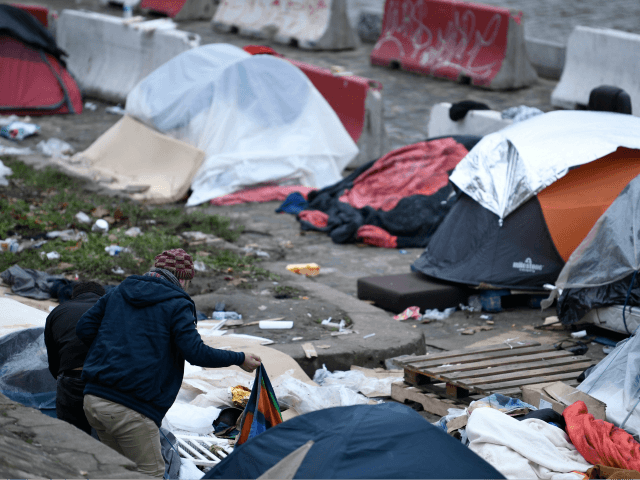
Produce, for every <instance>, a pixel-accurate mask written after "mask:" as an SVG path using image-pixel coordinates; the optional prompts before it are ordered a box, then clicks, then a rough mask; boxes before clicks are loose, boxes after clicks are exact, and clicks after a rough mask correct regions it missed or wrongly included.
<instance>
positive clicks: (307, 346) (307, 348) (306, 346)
mask: <svg viewBox="0 0 640 480" xmlns="http://www.w3.org/2000/svg"><path fill="white" fill-rule="evenodd" d="M291 323H293V322H291ZM302 350H304V354H305V355H306V357H307V358H313V357H317V356H318V353H317V352H316V349H315V348H313V345H312V344H311V343H303V344H302Z"/></svg>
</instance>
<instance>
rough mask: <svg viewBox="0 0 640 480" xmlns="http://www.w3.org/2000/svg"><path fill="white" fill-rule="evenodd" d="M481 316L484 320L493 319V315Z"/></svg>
mask: <svg viewBox="0 0 640 480" xmlns="http://www.w3.org/2000/svg"><path fill="white" fill-rule="evenodd" d="M480 318H481V319H482V320H492V319H493V315H480Z"/></svg>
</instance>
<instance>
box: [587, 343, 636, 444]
mask: <svg viewBox="0 0 640 480" xmlns="http://www.w3.org/2000/svg"><path fill="white" fill-rule="evenodd" d="M638 379H640V336H639V335H637V333H636V334H634V335H633V336H632V337H630V338H628V339H626V340H623V341H622V342H620V343H618V345H617V346H616V348H615V349H614V350H613V351H612V352H611V353H610V354H609V355H607V356H606V357H605V358H603V359H602V360H601V361H600V363H598V364H597V365H596V368H594V369H593V370H592V371H591V373H590V374H589V376H588V377H587V378H586V379H585V380H584V382H582V383H581V384H580V385H579V386H578V390H580V391H582V392H585V393H587V394H589V395H591V396H592V397H594V398H597V399H598V400H601V401H602V402H604V403H606V404H607V409H606V417H607V421H608V422H611V423H613V424H614V425H616V426H618V427H620V428H624V429H625V430H626V431H628V432H629V433H631V434H632V435H639V434H640V405H639V403H638V402H639V401H640V381H639V380H638ZM627 417H628V418H627Z"/></svg>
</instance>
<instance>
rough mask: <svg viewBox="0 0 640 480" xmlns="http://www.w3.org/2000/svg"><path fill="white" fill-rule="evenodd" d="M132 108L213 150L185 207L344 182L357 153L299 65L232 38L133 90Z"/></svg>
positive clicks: (182, 58)
mask: <svg viewBox="0 0 640 480" xmlns="http://www.w3.org/2000/svg"><path fill="white" fill-rule="evenodd" d="M126 111H127V113H128V114H129V115H131V116H133V117H135V118H137V119H139V120H141V121H142V122H144V123H146V124H148V125H150V126H152V127H154V128H156V129H157V130H159V131H160V132H162V133H164V134H167V135H169V136H171V137H174V138H177V139H179V140H183V141H185V142H187V143H189V144H191V145H193V146H195V147H197V148H199V149H201V150H203V151H204V152H205V160H204V162H203V164H202V166H201V167H200V170H199V171H198V172H197V174H196V175H195V177H194V179H193V181H192V183H191V188H192V190H193V193H192V194H191V196H190V197H189V200H188V202H187V206H192V205H198V204H200V203H203V202H205V201H207V200H210V199H212V198H215V197H219V196H222V195H226V194H229V193H233V192H235V191H237V190H239V189H241V188H244V187H248V186H251V185H259V184H279V185H304V186H308V187H317V188H322V187H325V186H327V185H331V184H333V183H335V182H337V181H339V180H340V179H341V178H342V177H341V175H340V172H341V171H342V170H343V169H344V168H345V167H346V166H347V165H348V164H349V162H350V161H351V160H352V159H353V158H354V157H355V156H356V155H357V153H358V147H357V146H356V145H355V143H354V142H353V140H352V139H351V137H350V136H349V134H348V133H347V131H346V130H345V128H344V126H343V125H342V123H341V122H340V120H339V118H338V116H337V115H336V114H335V112H334V111H333V109H332V108H331V106H329V104H328V103H327V102H326V100H325V99H324V98H323V97H322V95H321V94H320V93H319V92H318V91H317V90H316V88H315V87H314V86H313V84H312V83H311V82H310V81H309V79H308V78H307V77H306V76H305V75H304V74H303V73H302V72H301V71H300V70H299V69H298V68H297V67H295V66H294V65H292V64H291V63H289V62H287V61H285V60H282V59H279V58H276V57H272V56H267V55H256V56H251V55H249V54H248V53H246V52H245V51H243V50H242V49H240V48H237V47H234V46H232V45H226V44H212V45H206V46H203V47H199V48H195V49H192V50H189V51H187V52H184V53H182V54H180V55H178V56H177V57H175V58H173V59H172V60H170V61H168V62H167V63H165V64H164V65H162V66H161V67H160V68H158V69H157V70H155V71H154V72H153V73H151V74H150V75H149V76H147V77H146V78H145V79H143V80H142V81H141V82H140V83H139V84H138V85H136V87H135V88H134V89H133V90H132V91H131V93H129V95H128V96H127V103H126Z"/></svg>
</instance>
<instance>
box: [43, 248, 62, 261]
mask: <svg viewBox="0 0 640 480" xmlns="http://www.w3.org/2000/svg"><path fill="white" fill-rule="evenodd" d="M42 253H44V252H42ZM46 256H47V258H48V259H49V260H58V259H60V254H59V253H58V252H56V251H55V250H54V251H53V252H49V253H47V254H46Z"/></svg>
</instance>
